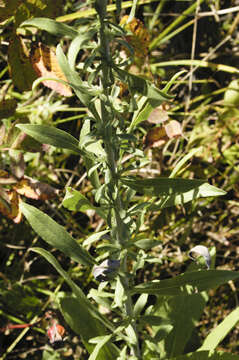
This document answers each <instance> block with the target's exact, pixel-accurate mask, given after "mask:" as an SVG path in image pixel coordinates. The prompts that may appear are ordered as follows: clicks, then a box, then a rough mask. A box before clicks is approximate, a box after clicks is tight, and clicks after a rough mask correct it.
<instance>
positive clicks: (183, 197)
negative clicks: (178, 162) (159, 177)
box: [148, 179, 226, 211]
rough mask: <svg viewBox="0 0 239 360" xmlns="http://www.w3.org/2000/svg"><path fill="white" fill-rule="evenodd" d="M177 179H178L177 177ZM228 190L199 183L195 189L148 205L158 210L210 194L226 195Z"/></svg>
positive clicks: (153, 209)
mask: <svg viewBox="0 0 239 360" xmlns="http://www.w3.org/2000/svg"><path fill="white" fill-rule="evenodd" d="M175 180H176V179H175ZM225 194H226V192H225V191H224V190H221V189H219V188H217V187H215V186H212V185H210V184H208V183H204V184H202V185H199V186H198V187H196V188H195V189H192V190H189V191H186V192H184V193H181V194H178V195H169V196H166V197H165V198H164V199H162V200H160V201H159V202H156V203H154V204H152V205H150V206H149V207H148V209H149V210H151V211H157V210H159V209H163V208H166V207H170V206H175V205H182V204H186V203H187V202H189V201H192V200H196V199H199V198H204V197H209V196H221V195H225Z"/></svg>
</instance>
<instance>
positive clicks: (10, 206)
mask: <svg viewBox="0 0 239 360" xmlns="http://www.w3.org/2000/svg"><path fill="white" fill-rule="evenodd" d="M1 195H2V194H1ZM4 197H5V198H3V197H2V196H1V197H0V212H1V213H2V214H3V215H5V216H7V217H8V218H9V219H11V220H13V221H14V222H15V223H16V224H18V223H19V222H20V221H21V219H22V213H21V211H20V209H19V195H18V194H17V193H16V191H14V190H13V191H6V192H5V196H4Z"/></svg>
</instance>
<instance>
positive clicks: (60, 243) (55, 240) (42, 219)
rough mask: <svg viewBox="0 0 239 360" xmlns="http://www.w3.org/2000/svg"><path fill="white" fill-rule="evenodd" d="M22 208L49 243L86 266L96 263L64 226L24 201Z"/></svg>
mask: <svg viewBox="0 0 239 360" xmlns="http://www.w3.org/2000/svg"><path fill="white" fill-rule="evenodd" d="M20 209H21V211H22V212H23V214H24V216H25V217H26V218H27V220H28V221H29V223H30V225H31V227H32V228H33V230H34V231H36V233H37V234H38V235H39V236H40V237H41V238H42V239H43V240H45V241H46V242H47V243H48V244H49V245H51V246H53V247H54V248H56V249H58V250H61V251H62V252H63V253H64V254H65V255H66V256H69V257H70V258H71V259H72V260H74V261H77V262H78V263H80V264H83V265H86V266H92V265H94V264H95V260H94V258H93V257H92V256H90V255H89V254H88V252H87V251H86V250H85V249H83V248H82V247H81V246H80V245H79V244H78V243H77V242H76V241H75V240H74V239H73V238H72V237H71V236H70V234H68V232H67V231H66V230H65V229H64V227H63V226H61V225H59V224H57V223H56V222H55V221H54V220H53V219H51V218H50V216H48V215H46V214H44V213H43V212H42V211H40V210H38V209H37V208H35V207H34V206H31V205H28V204H26V203H24V202H21V204H20Z"/></svg>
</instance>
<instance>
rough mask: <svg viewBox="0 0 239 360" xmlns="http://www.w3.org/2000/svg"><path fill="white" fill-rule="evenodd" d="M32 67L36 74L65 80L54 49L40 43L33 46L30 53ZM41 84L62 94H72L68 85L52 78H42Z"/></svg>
mask: <svg viewBox="0 0 239 360" xmlns="http://www.w3.org/2000/svg"><path fill="white" fill-rule="evenodd" d="M30 58H31V63H32V66H33V69H34V70H35V72H36V73H37V75H38V76H44V77H51V78H56V79H60V80H64V81H66V82H67V79H66V77H65V75H64V73H63V72H62V70H61V68H60V66H59V64H58V61H57V58H56V54H55V50H54V49H52V48H49V47H48V46H46V45H43V44H42V43H39V44H38V46H35V47H34V49H33V50H32V52H31V55H30ZM43 84H44V85H45V86H47V87H49V88H50V89H52V90H55V91H56V92H58V93H59V94H61V95H63V96H72V91H71V88H70V86H68V85H65V84H61V83H59V82H57V81H54V80H44V81H43Z"/></svg>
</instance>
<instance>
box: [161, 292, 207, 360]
mask: <svg viewBox="0 0 239 360" xmlns="http://www.w3.org/2000/svg"><path fill="white" fill-rule="evenodd" d="M206 299H207V295H206V294H205V293H200V294H194V295H191V296H188V295H186V296H175V297H171V298H170V299H169V300H168V301H167V303H166V304H164V307H165V308H167V311H168V318H169V319H170V320H171V324H172V325H173V329H172V331H171V332H170V333H169V334H168V336H167V338H166V339H165V343H164V348H165V352H166V357H167V358H171V357H173V356H176V355H181V354H183V352H184V348H185V346H186V344H187V342H188V341H189V340H190V336H191V334H192V331H193V329H194V327H195V323H196V321H198V320H199V319H200V316H201V315H202V313H203V309H204V307H205V305H206ZM182 324H183V326H182Z"/></svg>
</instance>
